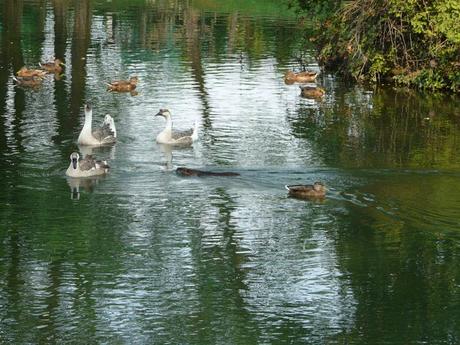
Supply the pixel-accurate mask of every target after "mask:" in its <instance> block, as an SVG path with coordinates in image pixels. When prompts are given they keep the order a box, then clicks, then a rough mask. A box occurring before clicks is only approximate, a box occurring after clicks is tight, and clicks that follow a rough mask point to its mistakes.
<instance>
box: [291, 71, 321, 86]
mask: <svg viewBox="0 0 460 345" xmlns="http://www.w3.org/2000/svg"><path fill="white" fill-rule="evenodd" d="M317 76H318V73H317V72H313V71H305V72H299V73H294V72H293V71H287V72H286V74H285V75H284V82H285V83H286V84H294V83H311V82H314V81H315V80H316V77H317Z"/></svg>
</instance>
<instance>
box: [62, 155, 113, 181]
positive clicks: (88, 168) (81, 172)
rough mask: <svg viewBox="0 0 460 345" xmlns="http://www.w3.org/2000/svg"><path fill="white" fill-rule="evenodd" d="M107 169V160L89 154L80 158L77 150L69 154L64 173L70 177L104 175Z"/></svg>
mask: <svg viewBox="0 0 460 345" xmlns="http://www.w3.org/2000/svg"><path fill="white" fill-rule="evenodd" d="M108 171H109V166H108V164H107V161H98V160H96V159H95V158H94V157H93V156H91V155H86V156H85V158H83V159H80V155H79V154H78V153H77V152H72V154H71V155H70V164H69V167H68V168H67V171H66V172H65V174H66V175H67V176H70V177H90V176H97V175H104V174H106V173H107V172H108Z"/></svg>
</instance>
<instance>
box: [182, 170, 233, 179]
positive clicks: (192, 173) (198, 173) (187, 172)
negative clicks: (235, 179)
mask: <svg viewBox="0 0 460 345" xmlns="http://www.w3.org/2000/svg"><path fill="white" fill-rule="evenodd" d="M176 173H177V174H179V175H182V176H200V177H202V176H240V174H238V173H235V172H212V171H203V170H196V169H189V168H177V169H176Z"/></svg>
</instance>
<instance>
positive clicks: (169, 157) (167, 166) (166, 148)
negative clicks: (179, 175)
mask: <svg viewBox="0 0 460 345" xmlns="http://www.w3.org/2000/svg"><path fill="white" fill-rule="evenodd" d="M158 146H159V147H160V151H161V152H162V153H163V155H164V157H165V163H164V170H165V171H172V170H174V169H175V168H174V164H173V150H175V151H178V150H191V149H192V147H191V146H177V145H170V144H158Z"/></svg>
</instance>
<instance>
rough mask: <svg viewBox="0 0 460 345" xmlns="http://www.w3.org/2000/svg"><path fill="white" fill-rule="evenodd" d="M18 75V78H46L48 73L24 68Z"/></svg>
mask: <svg viewBox="0 0 460 345" xmlns="http://www.w3.org/2000/svg"><path fill="white" fill-rule="evenodd" d="M16 75H17V76H18V77H44V76H45V75H46V71H43V70H41V69H29V68H27V67H26V66H23V67H21V69H20V70H19V71H17V72H16Z"/></svg>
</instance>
